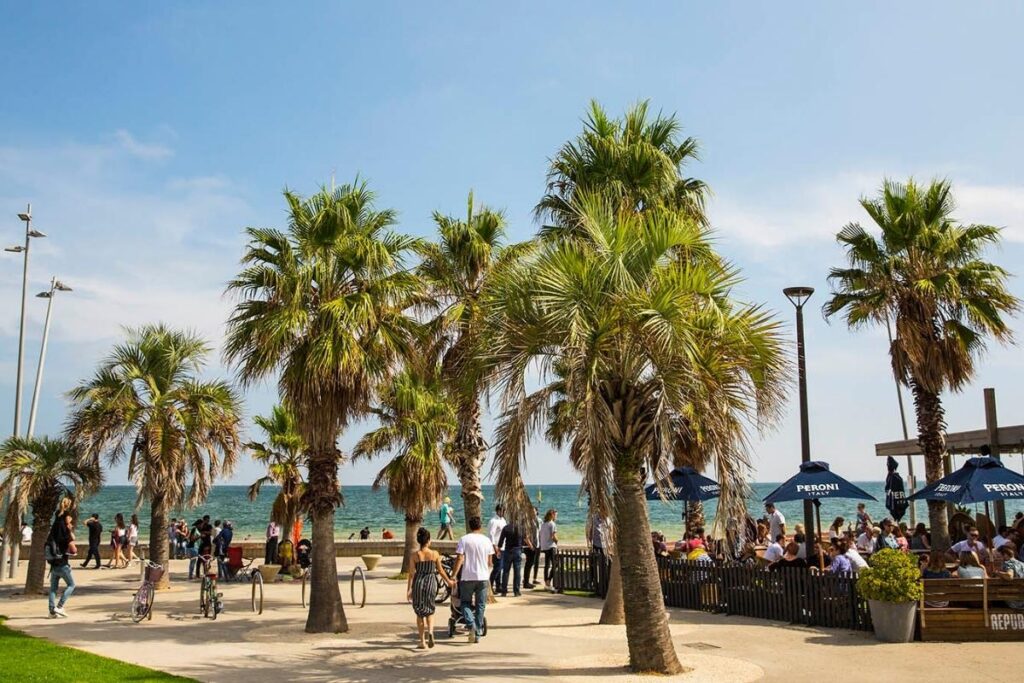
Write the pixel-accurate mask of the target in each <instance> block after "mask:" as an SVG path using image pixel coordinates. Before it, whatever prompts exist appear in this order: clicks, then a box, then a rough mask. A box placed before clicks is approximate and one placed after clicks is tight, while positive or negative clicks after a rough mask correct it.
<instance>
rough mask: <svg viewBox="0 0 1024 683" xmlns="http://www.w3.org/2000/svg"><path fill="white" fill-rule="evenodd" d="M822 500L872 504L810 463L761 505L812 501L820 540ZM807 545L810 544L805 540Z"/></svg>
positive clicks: (823, 466) (825, 467)
mask: <svg viewBox="0 0 1024 683" xmlns="http://www.w3.org/2000/svg"><path fill="white" fill-rule="evenodd" d="M822 498H859V499H863V500H876V499H875V497H874V496H872V495H871V494H870V493H868V492H867V491H865V490H864V489H862V488H860V487H858V486H854V485H853V484H851V483H850V482H848V481H846V480H845V479H843V478H842V477H840V476H839V475H838V474H836V473H834V472H833V471H832V470H830V469H829V467H828V463H827V462H821V461H820V460H812V461H811V462H803V463H800V471H799V472H797V473H796V475H794V476H792V477H790V478H789V479H787V480H786V481H785V482H783V483H782V485H780V486H779V487H778V488H777V489H775V490H774V491H772V492H771V493H769V494H768V495H767V496H765V497H764V502H766V503H778V502H782V501H786V500H811V501H814V512H815V515H816V517H817V523H818V538H819V539H821V538H822V535H821V502H820V501H821V499H822ZM809 544H810V540H809V539H808V545H809ZM809 550H810V549H809V548H808V551H809ZM822 559H824V558H822Z"/></svg>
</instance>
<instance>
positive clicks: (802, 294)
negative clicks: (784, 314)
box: [782, 286, 814, 308]
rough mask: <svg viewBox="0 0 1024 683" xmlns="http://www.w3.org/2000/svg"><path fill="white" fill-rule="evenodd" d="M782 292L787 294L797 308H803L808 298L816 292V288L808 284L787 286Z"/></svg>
mask: <svg viewBox="0 0 1024 683" xmlns="http://www.w3.org/2000/svg"><path fill="white" fill-rule="evenodd" d="M782 293H783V294H785V295H786V298H787V299H789V301H790V303H792V304H793V305H794V306H796V307H797V308H801V307H802V306H803V305H804V303H806V302H807V300H808V299H810V298H811V295H812V294H814V288H813V287H806V286H804V287H786V288H785V289H784V290H782Z"/></svg>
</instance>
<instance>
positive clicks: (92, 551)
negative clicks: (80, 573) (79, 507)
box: [82, 512, 103, 569]
mask: <svg viewBox="0 0 1024 683" xmlns="http://www.w3.org/2000/svg"><path fill="white" fill-rule="evenodd" d="M85 526H86V527H87V528H88V529H89V553H88V554H87V555H86V556H85V562H83V563H82V567H83V568H85V567H88V566H89V560H91V559H92V558H94V557H95V558H96V566H95V567H93V569H99V568H100V541H102V540H103V538H102V534H103V525H102V524H101V523H100V516H99V515H98V514H97V513H95V512H94V513H92V517H90V518H89V519H87V520H85Z"/></svg>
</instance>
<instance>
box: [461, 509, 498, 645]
mask: <svg viewBox="0 0 1024 683" xmlns="http://www.w3.org/2000/svg"><path fill="white" fill-rule="evenodd" d="M481 526H483V525H482V524H481V523H480V518H479V517H470V519H469V533H468V534H466V535H465V536H463V537H462V538H460V539H459V544H458V545H457V546H456V547H455V554H456V555H457V556H458V559H457V560H456V561H455V568H454V569H453V570H452V576H458V574H459V570H460V569H461V570H462V577H461V578H460V579H459V599H460V600H461V601H462V618H463V619H465V620H466V624H467V625H468V626H469V642H471V643H475V642H477V640H478V639H479V638H481V637H482V636H483V624H484V608H485V607H487V583H488V580H489V577H490V575H491V566H492V564H493V557H494V544H493V543H491V539H490V538H489V537H488V536H487V535H486V534H484V533H483V532H482V531H481V529H480V528H481Z"/></svg>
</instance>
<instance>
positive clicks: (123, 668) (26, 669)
mask: <svg viewBox="0 0 1024 683" xmlns="http://www.w3.org/2000/svg"><path fill="white" fill-rule="evenodd" d="M4 619H5V617H0V681H40V682H47V683H78V682H79V681H82V682H86V681H87V682H88V683H94V682H96V683H99V682H101V681H133V682H135V681H138V682H139V683H143V682H148V681H178V683H183V682H185V681H192V680H193V679H191V678H182V677H180V676H171V675H169V674H165V673H161V672H159V671H153V670H152V669H146V668H144V667H141V666H135V665H134V664H125V663H124V662H119V661H117V660H116V659H108V658H106V657H100V656H99V655H94V654H90V653H88V652H83V651H82V650H76V649H74V648H72V647H64V646H63V645H57V644H56V643H51V642H50V641H48V640H43V639H42V638H34V637H32V636H30V635H26V634H24V633H22V632H21V631H15V630H14V629H10V628H7V627H6V626H4V625H3V621H4Z"/></svg>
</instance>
